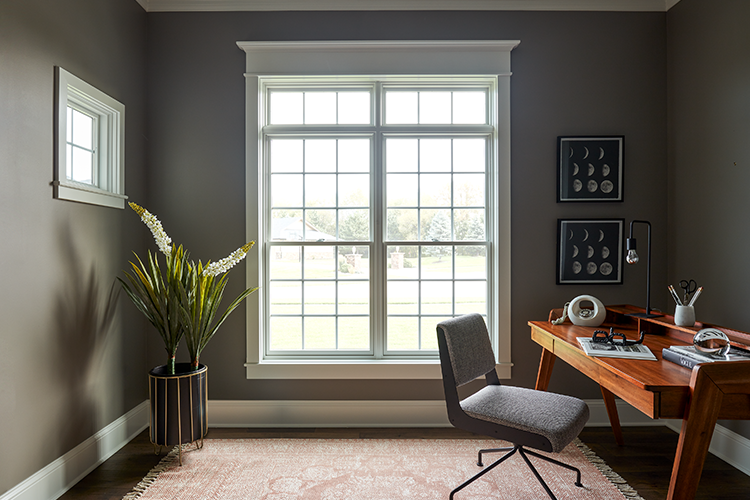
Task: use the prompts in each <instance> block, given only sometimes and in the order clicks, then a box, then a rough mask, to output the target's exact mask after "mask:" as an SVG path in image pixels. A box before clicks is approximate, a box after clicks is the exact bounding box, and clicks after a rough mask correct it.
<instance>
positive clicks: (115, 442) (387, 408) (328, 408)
mask: <svg viewBox="0 0 750 500" xmlns="http://www.w3.org/2000/svg"><path fill="white" fill-rule="evenodd" d="M586 403H587V404H588V405H589V410H590V411H591V416H590V418H589V422H588V424H587V425H588V426H593V427H596V426H609V418H608V417H607V411H606V408H605V406H604V401H602V400H600V399H593V400H587V401H586ZM148 410H149V403H148V401H144V402H143V403H141V404H140V405H138V406H136V407H135V408H133V409H132V410H130V411H129V412H128V413H126V414H125V415H123V416H122V417H120V418H118V419H117V420H115V421H114V422H112V423H111V424H109V425H108V426H106V427H105V428H104V429H102V430H101V431H99V432H97V433H96V434H95V435H93V436H92V437H90V438H89V439H87V440H86V441H84V442H83V443H81V444H80V445H78V446H76V447H75V448H74V449H72V450H71V451H69V452H68V453H66V454H65V455H63V456H62V457H60V458H58V459H57V460H55V461H54V462H52V463H51V464H49V465H47V466H46V467H45V468H43V469H42V470H40V471H38V472H37V473H35V474H34V475H32V476H31V477H29V478H28V479H26V480H25V481H23V482H22V483H20V484H18V485H17V486H15V487H13V488H11V489H10V490H9V491H7V492H6V493H4V494H3V495H0V500H55V499H57V498H59V497H60V496H61V495H62V494H63V493H65V492H66V491H67V490H68V489H70V487H72V486H73V485H74V484H76V483H77V482H78V481H79V480H81V479H82V478H83V477H85V476H86V475H87V474H88V473H89V472H91V471H92V470H94V469H95V468H96V467H98V466H99V465H100V464H101V463H102V462H104V461H105V460H107V459H108V458H109V457H111V456H112V455H113V454H114V453H115V452H117V451H118V450H119V449H120V448H122V447H123V446H125V444H127V443H128V442H129V441H130V440H131V439H133V438H134V437H135V436H137V435H138V434H139V433H141V432H142V431H143V430H144V429H145V428H146V427H148ZM617 410H618V414H619V416H620V423H621V424H622V425H623V426H624V427H625V426H645V425H666V426H667V427H669V428H670V429H672V430H674V431H676V432H679V431H680V424H681V421H679V420H652V419H650V418H648V417H646V416H645V415H643V414H642V413H641V412H639V411H638V410H636V409H635V408H633V407H631V406H630V405H629V404H627V403H625V402H624V401H621V400H617ZM208 425H209V427H449V426H450V424H449V423H448V418H447V416H446V412H445V403H444V402H443V401H209V402H208ZM710 452H711V453H713V454H714V455H716V456H717V457H719V458H721V459H722V460H724V461H726V462H727V463H729V464H730V465H732V466H733V467H736V468H737V469H739V470H741V471H742V472H744V473H745V474H748V475H750V439H748V438H746V437H744V436H741V435H739V434H737V433H735V432H733V431H731V430H729V429H727V428H726V427H722V426H721V425H717V426H716V430H715V431H714V436H713V440H712V441H711V448H710ZM70 478H73V479H70Z"/></svg>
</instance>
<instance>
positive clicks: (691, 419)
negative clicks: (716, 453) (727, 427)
mask: <svg viewBox="0 0 750 500" xmlns="http://www.w3.org/2000/svg"><path fill="white" fill-rule="evenodd" d="M693 376H694V377H695V374H694V375H693ZM702 378H703V380H701V381H700V382H701V383H700V384H698V385H696V386H695V389H694V390H693V393H692V395H691V397H690V403H689V404H688V407H687V409H686V410H685V416H684V417H683V420H682V429H681V430H680V439H679V441H678V442H677V454H676V455H675V458H674V465H673V466H672V479H671V480H670V482H669V493H668V494H667V500H692V499H693V498H695V493H696V492H697V491H698V482H699V481H700V478H701V472H703V463H704V462H705V460H706V454H707V453H708V447H709V445H710V444H711V436H712V435H713V432H714V427H715V426H716V420H717V419H718V417H719V410H720V408H721V401H722V399H723V397H724V394H723V392H722V391H721V389H719V387H717V386H716V384H714V383H713V381H712V380H711V379H710V378H709V377H707V376H705V377H702ZM691 385H693V382H692V381H691Z"/></svg>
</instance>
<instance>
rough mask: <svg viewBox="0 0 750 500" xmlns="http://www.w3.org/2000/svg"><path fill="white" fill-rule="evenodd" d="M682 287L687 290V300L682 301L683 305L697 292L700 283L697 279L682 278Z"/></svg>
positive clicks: (684, 290)
mask: <svg viewBox="0 0 750 500" xmlns="http://www.w3.org/2000/svg"><path fill="white" fill-rule="evenodd" d="M680 288H682V291H683V292H685V295H684V297H685V300H683V302H682V303H683V305H687V304H688V299H690V296H691V295H692V294H693V293H694V292H695V290H696V288H698V284H697V283H696V282H695V280H680Z"/></svg>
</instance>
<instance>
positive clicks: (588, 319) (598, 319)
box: [568, 295, 607, 326]
mask: <svg viewBox="0 0 750 500" xmlns="http://www.w3.org/2000/svg"><path fill="white" fill-rule="evenodd" d="M587 301H588V302H591V303H592V304H593V305H594V308H593V309H583V308H581V304H582V303H583V302H587ZM606 316H607V309H606V308H605V307H604V304H602V301H601V300H599V299H597V298H596V297H593V296H591V295H579V296H578V297H576V298H575V299H573V300H571V301H570V305H568V317H569V318H570V322H571V323H573V324H574V325H578V326H599V325H601V324H602V323H604V318H605V317H606Z"/></svg>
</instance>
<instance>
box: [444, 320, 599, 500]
mask: <svg viewBox="0 0 750 500" xmlns="http://www.w3.org/2000/svg"><path fill="white" fill-rule="evenodd" d="M437 335H438V346H439V349H440V365H441V368H442V372H443V388H444V389H445V403H446V407H447V409H448V418H449V419H450V422H451V424H453V425H454V426H455V427H458V428H459V429H462V430H466V431H469V432H474V433H476V434H483V435H486V436H491V437H494V438H497V439H502V440H505V441H510V443H512V444H513V447H511V448H497V449H488V450H480V451H479V458H478V460H477V465H479V466H480V467H481V466H482V465H483V464H482V454H484V453H489V452H497V451H508V453H506V454H505V455H503V456H502V457H501V458H500V459H498V460H497V461H496V462H495V463H493V464H492V465H490V466H489V467H487V468H485V469H483V470H482V471H481V472H479V473H478V474H477V475H475V476H474V477H472V478H471V479H469V480H468V481H466V482H465V483H463V484H462V485H460V486H459V487H457V488H456V489H454V490H453V491H452V492H451V494H450V498H451V499H452V498H453V495H455V494H456V492H458V491H459V490H461V489H463V488H465V487H466V486H468V485H469V484H470V483H472V482H474V481H475V480H477V479H479V478H480V477H481V476H482V475H484V474H486V473H487V472H489V471H490V470H492V469H493V468H495V467H496V466H498V465H500V464H501V463H502V462H503V461H504V460H506V459H507V458H509V457H510V456H511V455H513V454H514V453H515V452H518V453H519V454H520V455H521V456H522V457H523V459H524V460H525V461H526V464H528V466H529V467H530V468H531V471H532V472H533V473H534V475H535V476H536V478H537V479H538V480H539V482H540V483H542V486H543V487H544V489H545V491H546V492H547V494H548V495H549V496H550V498H552V499H555V495H554V494H553V493H552V491H551V490H550V488H549V486H547V483H545V482H544V479H542V476H541V475H540V474H539V472H538V471H537V470H536V468H534V465H533V464H532V463H531V461H530V460H529V458H528V456H527V455H532V456H534V457H537V458H540V459H542V460H546V461H548V462H552V463H554V464H556V465H559V466H561V467H565V468H566V469H570V470H573V471H575V472H576V473H577V477H576V482H575V484H576V486H583V485H582V484H581V471H580V470H578V469H577V468H575V467H572V466H570V465H568V464H564V463H562V462H559V461H557V460H554V459H552V458H549V457H546V456H544V455H540V454H539V453H535V452H533V451H531V450H529V449H527V448H534V449H537V450H541V451H547V452H559V451H562V450H563V449H564V448H565V447H566V446H567V445H568V444H569V443H570V442H571V441H573V440H574V439H575V438H576V437H577V436H578V433H580V432H581V429H583V426H584V424H585V423H586V422H587V421H588V419H589V408H588V406H586V403H584V402H583V401H582V400H580V399H577V398H573V397H570V396H563V395H561V394H555V393H551V392H544V391H536V390H533V389H525V388H522V387H512V386H505V385H500V381H499V379H498V377H497V372H496V371H495V356H494V355H493V353H492V346H491V345H490V338H489V334H488V333H487V325H485V323H484V319H483V318H482V316H480V315H479V314H468V315H465V316H460V317H457V318H453V319H450V320H447V321H443V322H441V323H439V324H438V326H437ZM481 376H484V377H485V379H486V381H487V385H486V386H485V387H483V388H482V389H480V390H479V391H477V392H476V393H474V394H472V395H471V396H469V397H467V398H466V399H463V400H459V396H458V390H457V389H458V387H460V386H462V385H464V384H467V383H469V382H471V381H472V380H474V379H476V378H478V377H481Z"/></svg>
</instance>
